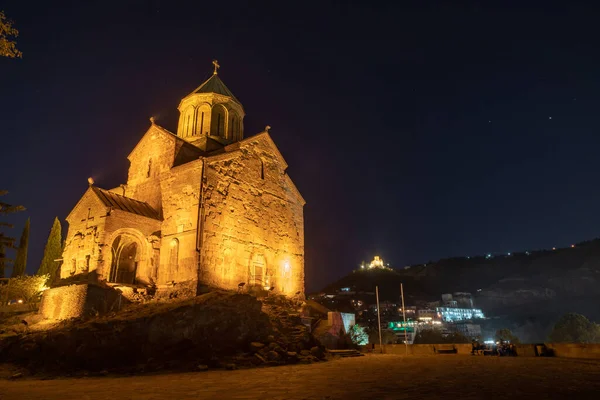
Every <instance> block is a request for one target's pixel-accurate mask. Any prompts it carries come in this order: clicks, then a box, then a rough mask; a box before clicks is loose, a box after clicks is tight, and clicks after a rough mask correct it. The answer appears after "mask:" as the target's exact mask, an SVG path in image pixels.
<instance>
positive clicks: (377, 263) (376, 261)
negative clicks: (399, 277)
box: [360, 256, 390, 269]
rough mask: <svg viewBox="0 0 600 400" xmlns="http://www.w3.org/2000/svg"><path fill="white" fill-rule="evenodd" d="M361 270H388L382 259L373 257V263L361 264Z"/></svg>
mask: <svg viewBox="0 0 600 400" xmlns="http://www.w3.org/2000/svg"><path fill="white" fill-rule="evenodd" d="M360 268H361V269H365V268H366V269H373V268H380V269H390V268H389V264H387V265H386V264H385V263H384V262H383V259H382V258H381V257H379V256H375V258H373V261H371V262H370V263H368V264H365V263H362V264H361V265H360Z"/></svg>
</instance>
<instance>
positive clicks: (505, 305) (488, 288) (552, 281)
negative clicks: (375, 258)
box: [324, 240, 600, 340]
mask: <svg viewBox="0 0 600 400" xmlns="http://www.w3.org/2000/svg"><path fill="white" fill-rule="evenodd" d="M400 282H403V283H404V289H405V294H406V298H407V303H408V304H414V303H415V302H416V301H419V300H422V301H435V300H439V299H440V295H441V294H442V293H452V292H459V291H464V292H471V293H473V295H474V298H475V304H476V306H477V307H481V308H483V309H484V311H485V312H486V314H487V315H488V316H490V317H492V318H493V320H497V321H499V322H498V324H504V325H509V326H510V327H512V328H513V329H515V330H519V329H521V327H523V326H529V327H530V328H528V329H529V330H530V331H536V332H537V333H536V334H535V335H534V336H533V337H532V339H533V338H535V339H537V340H539V339H541V336H543V334H544V332H546V331H547V327H548V325H549V324H551V323H552V322H554V320H556V319H557V318H558V317H560V315H562V314H564V313H566V312H577V313H581V314H584V315H586V316H588V317H589V318H591V319H593V320H600V308H599V307H597V304H598V301H599V300H600V240H593V241H589V242H583V243H579V244H576V245H575V246H574V247H569V248H562V249H556V250H545V251H531V252H523V253H514V254H510V255H508V254H507V255H501V256H491V257H485V256H481V257H471V258H466V257H463V258H451V259H444V260H439V261H437V262H432V263H428V264H421V265H413V266H410V267H409V268H406V269H402V270H393V271H387V270H360V271H356V272H354V273H351V274H349V275H347V276H346V277H344V278H342V279H340V280H339V281H338V282H335V283H334V284H332V285H329V286H328V287H327V288H325V289H324V290H325V291H328V292H332V291H333V292H334V291H336V290H338V289H339V288H341V287H353V288H355V289H357V290H358V291H374V287H375V285H379V286H380V293H381V297H382V299H387V300H393V301H397V300H398V297H399V294H400V289H399V286H400ZM493 320H492V321H493Z"/></svg>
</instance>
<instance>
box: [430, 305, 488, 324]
mask: <svg viewBox="0 0 600 400" xmlns="http://www.w3.org/2000/svg"><path fill="white" fill-rule="evenodd" d="M436 313H437V315H438V317H439V318H440V319H441V320H442V321H443V322H458V321H470V320H473V319H483V318H485V316H484V315H483V311H481V310H480V309H477V308H455V307H437V308H436Z"/></svg>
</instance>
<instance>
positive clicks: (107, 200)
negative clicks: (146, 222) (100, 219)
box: [90, 186, 160, 220]
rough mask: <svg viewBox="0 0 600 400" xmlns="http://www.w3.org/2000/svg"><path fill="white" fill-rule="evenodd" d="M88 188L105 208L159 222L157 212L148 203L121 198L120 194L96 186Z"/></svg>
mask: <svg viewBox="0 0 600 400" xmlns="http://www.w3.org/2000/svg"><path fill="white" fill-rule="evenodd" d="M90 188H91V189H92V190H93V192H94V193H95V194H96V196H98V198H99V199H100V201H102V203H104V205H105V206H106V207H111V208H114V209H116V210H121V211H125V212H129V213H132V214H137V215H141V216H143V217H148V218H152V219H158V220H160V216H159V214H158V212H157V211H156V210H155V209H154V208H152V207H151V206H150V205H149V204H148V203H145V202H143V201H139V200H135V199H132V198H131V197H125V196H121V195H120V194H116V193H113V192H109V191H108V190H104V189H100V188H99V187H96V186H91V187H90Z"/></svg>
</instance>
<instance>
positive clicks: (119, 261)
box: [108, 235, 140, 285]
mask: <svg viewBox="0 0 600 400" xmlns="http://www.w3.org/2000/svg"><path fill="white" fill-rule="evenodd" d="M111 251H112V263H111V268H110V276H109V279H108V281H109V282H114V283H125V284H130V285H131V284H134V283H135V275H136V272H137V268H138V263H139V257H140V246H139V244H138V242H137V240H136V239H135V238H134V237H133V236H129V235H119V236H117V237H116V238H115V240H114V241H113V244H112V246H111Z"/></svg>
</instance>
